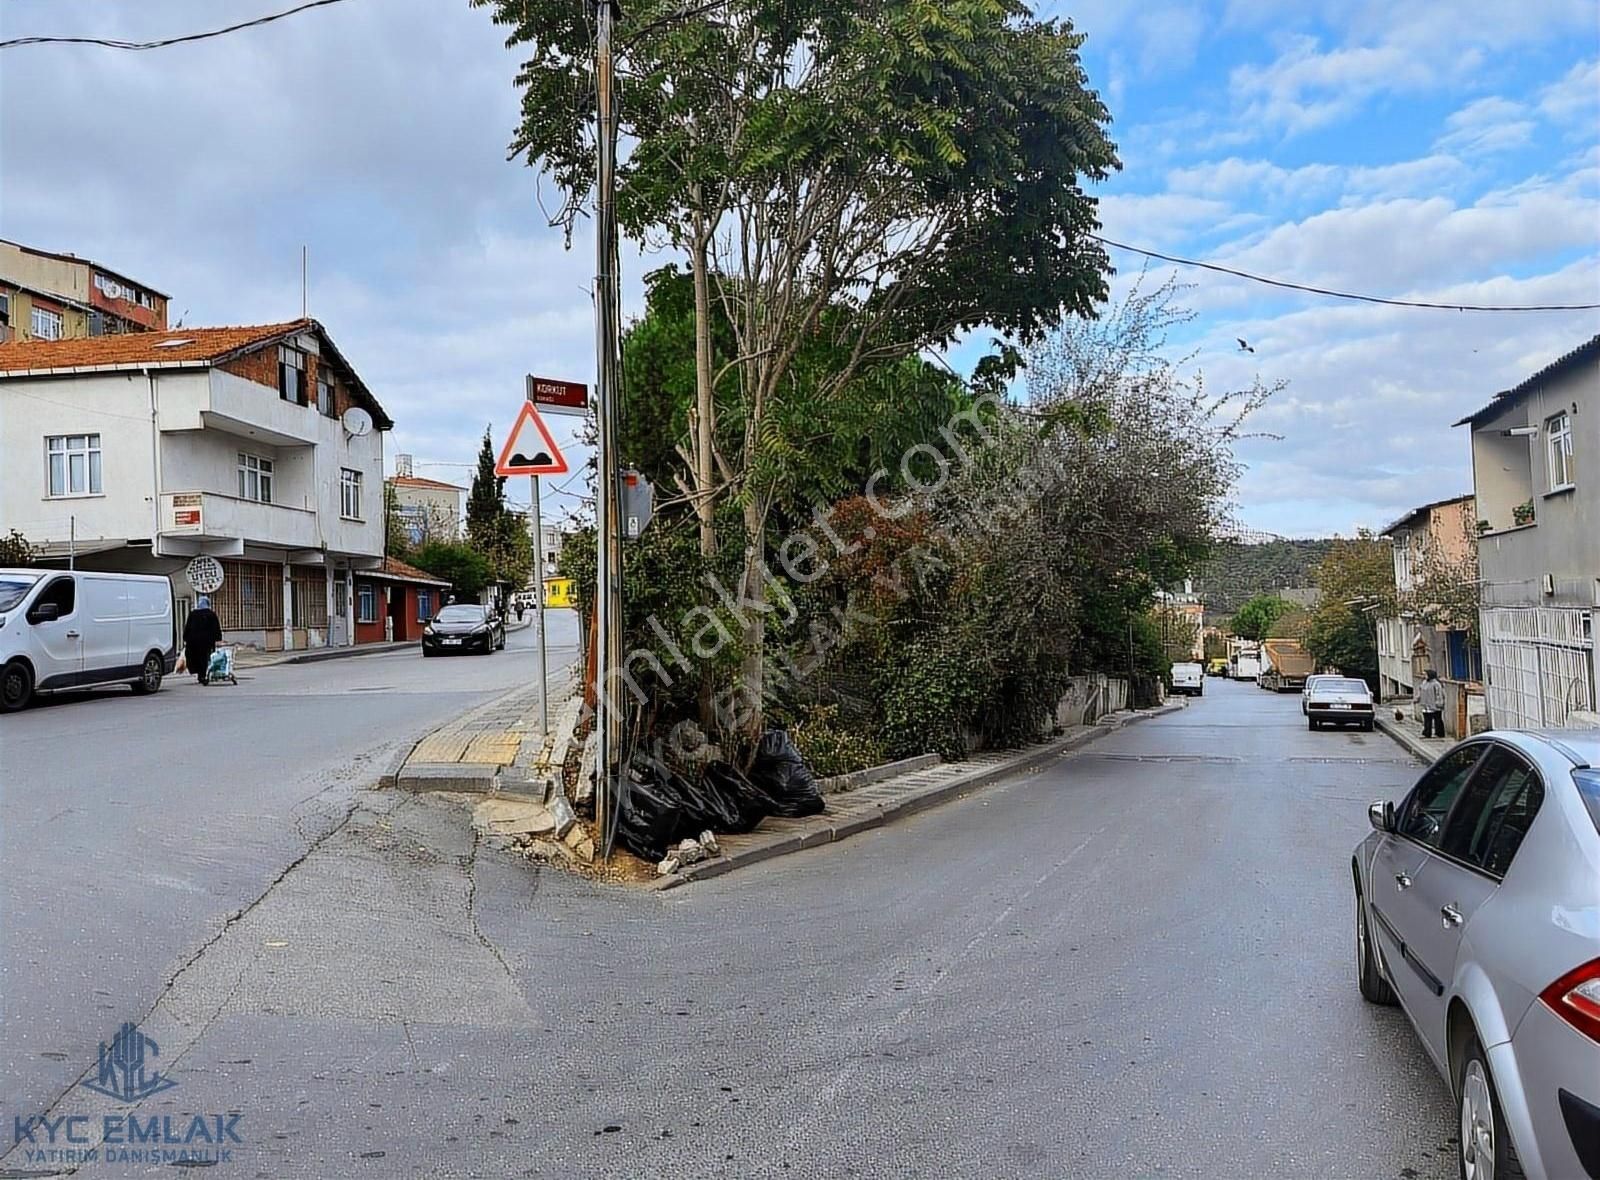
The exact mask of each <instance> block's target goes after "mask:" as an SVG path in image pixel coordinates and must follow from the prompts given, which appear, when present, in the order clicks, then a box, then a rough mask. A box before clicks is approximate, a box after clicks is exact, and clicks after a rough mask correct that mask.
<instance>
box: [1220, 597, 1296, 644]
mask: <svg viewBox="0 0 1600 1180" xmlns="http://www.w3.org/2000/svg"><path fill="white" fill-rule="evenodd" d="M1292 610H1294V603H1292V602H1289V601H1288V600H1287V599H1283V598H1279V597H1278V596H1277V595H1276V594H1257V595H1256V596H1255V597H1254V598H1252V599H1251V600H1250V601H1249V602H1247V603H1245V604H1244V605H1243V606H1241V607H1240V608H1239V609H1238V610H1237V611H1235V612H1234V616H1233V633H1234V634H1235V635H1238V636H1241V637H1243V638H1245V639H1251V640H1255V641H1256V642H1260V641H1261V640H1263V639H1265V638H1266V637H1267V636H1268V635H1270V634H1271V633H1272V625H1273V624H1274V623H1276V622H1277V621H1278V620H1279V619H1281V618H1282V617H1283V616H1284V615H1286V614H1288V613H1289V612H1290V611H1292Z"/></svg>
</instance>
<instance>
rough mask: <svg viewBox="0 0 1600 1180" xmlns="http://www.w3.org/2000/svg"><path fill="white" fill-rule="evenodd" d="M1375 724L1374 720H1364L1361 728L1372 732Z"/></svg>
mask: <svg viewBox="0 0 1600 1180" xmlns="http://www.w3.org/2000/svg"><path fill="white" fill-rule="evenodd" d="M1373 724H1374V723H1373V722H1371V721H1363V722H1362V723H1361V728H1362V730H1364V731H1365V732H1367V733H1371V732H1372V727H1373Z"/></svg>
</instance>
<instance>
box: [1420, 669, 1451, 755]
mask: <svg viewBox="0 0 1600 1180" xmlns="http://www.w3.org/2000/svg"><path fill="white" fill-rule="evenodd" d="M1417 708H1418V710H1419V711H1421V713H1422V736H1423V737H1425V738H1431V737H1443V736H1444V685H1442V684H1440V683H1439V673H1437V672H1435V671H1434V670H1433V669H1432V668H1429V669H1428V678H1427V679H1426V680H1424V681H1423V682H1422V685H1421V687H1419V688H1418V689H1417Z"/></svg>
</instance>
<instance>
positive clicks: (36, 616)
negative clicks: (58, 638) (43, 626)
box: [28, 602, 61, 623]
mask: <svg viewBox="0 0 1600 1180" xmlns="http://www.w3.org/2000/svg"><path fill="white" fill-rule="evenodd" d="M60 617H61V605H60V603H55V602H41V603H40V604H39V605H38V606H36V607H34V608H33V609H32V610H31V611H29V612H28V622H30V623H53V622H55V621H56V620H57V619H59V618H60Z"/></svg>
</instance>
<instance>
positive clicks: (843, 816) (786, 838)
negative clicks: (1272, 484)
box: [648, 701, 1184, 890]
mask: <svg viewBox="0 0 1600 1180" xmlns="http://www.w3.org/2000/svg"><path fill="white" fill-rule="evenodd" d="M1182 708H1184V704H1183V703H1182V702H1179V701H1168V702H1167V703H1166V704H1164V705H1160V706H1157V707H1156V708H1154V709H1142V710H1138V711H1133V710H1125V711H1123V712H1121V713H1112V714H1110V715H1108V716H1106V717H1102V718H1101V719H1100V720H1099V721H1098V722H1097V723H1095V724H1094V725H1078V726H1073V727H1072V728H1071V729H1070V730H1068V731H1067V732H1066V733H1065V734H1063V735H1062V736H1061V737H1058V738H1052V739H1051V740H1049V741H1046V742H1041V743H1039V744H1038V745H1034V746H1029V747H1027V748H1026V749H1022V750H1001V751H996V752H994V753H985V754H974V755H973V756H972V757H970V758H968V759H966V760H965V761H963V762H938V763H935V764H932V765H922V766H919V767H918V768H916V769H913V770H911V771H910V772H909V773H904V774H900V775H896V776H895V777H893V778H888V779H883V780H881V781H879V782H876V783H873V784H872V785H870V786H864V787H861V788H860V789H858V790H854V791H846V792H843V793H839V794H831V795H828V796H826V798H827V802H828V810H827V811H826V812H824V813H823V814H822V815H818V816H812V817H810V818H808V819H778V818H773V819H765V820H763V821H762V822H761V826H760V827H759V828H757V829H756V830H755V831H754V832H750V833H747V834H745V835H723V834H721V833H718V835H717V843H718V844H719V845H720V846H721V848H722V855H721V856H719V857H715V858H713V859H711V860H703V861H699V862H697V863H695V864H691V865H687V866H685V867H684V868H682V869H680V870H679V871H678V872H676V873H674V874H672V875H671V876H667V877H660V878H658V879H657V880H655V881H654V882H653V883H652V884H651V885H649V886H648V888H650V889H654V890H663V889H676V888H677V887H678V886H680V885H687V884H688V883H689V882H691V881H703V880H705V879H706V878H707V877H720V876H721V875H722V874H724V873H730V872H732V871H733V870H735V869H741V868H744V867H745V866H746V865H753V864H759V863H760V862H761V861H764V860H770V859H772V858H773V857H776V856H787V855H789V854H790V853H794V852H800V851H801V850H803V849H806V848H815V847H817V846H818V845H819V844H832V843H834V842H835V841H838V840H846V839H848V838H849V837H851V836H854V835H856V834H857V833H858V832H865V831H867V830H868V829H870V828H878V827H882V826H883V825H884V824H887V823H892V822H894V821H895V820H897V819H903V818H905V817H906V816H908V815H915V814H916V813H917V812H919V811H924V810H926V809H927V808H930V807H934V806H937V805H938V804H940V803H944V802H946V801H948V800H950V799H953V798H955V797H956V796H957V795H965V794H967V793H968V792H970V791H976V790H978V789H979V788H982V787H987V786H989V785H990V784H991V783H996V782H999V781H1000V780H1001V779H1007V778H1012V777H1015V776H1016V775H1020V774H1026V773H1028V772H1030V771H1033V770H1037V769H1039V768H1040V767H1043V766H1045V765H1047V764H1048V763H1050V762H1053V761H1055V760H1056V759H1057V758H1061V757H1063V756H1065V755H1067V754H1069V753H1071V752H1072V751H1074V750H1078V749H1082V748H1083V747H1084V746H1087V745H1089V744H1090V743H1091V742H1095V741H1098V740H1099V739H1100V738H1102V737H1105V736H1106V735H1107V734H1109V733H1115V732H1116V731H1117V730H1119V729H1121V728H1122V727H1123V726H1125V725H1132V724H1134V723H1136V722H1139V721H1144V720H1146V719H1148V718H1151V717H1162V716H1165V715H1167V714H1169V713H1175V712H1177V711H1178V710H1179V709H1182ZM917 761H920V760H917Z"/></svg>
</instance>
